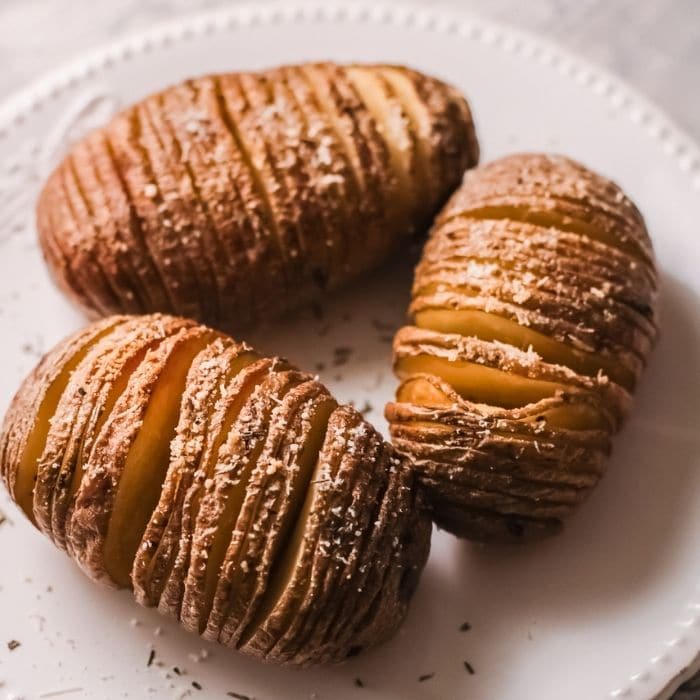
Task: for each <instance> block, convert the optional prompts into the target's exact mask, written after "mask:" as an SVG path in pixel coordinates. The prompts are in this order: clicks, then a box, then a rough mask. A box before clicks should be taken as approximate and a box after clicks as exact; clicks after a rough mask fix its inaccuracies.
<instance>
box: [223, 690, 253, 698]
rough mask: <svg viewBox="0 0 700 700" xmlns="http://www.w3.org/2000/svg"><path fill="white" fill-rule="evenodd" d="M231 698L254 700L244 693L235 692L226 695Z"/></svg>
mask: <svg viewBox="0 0 700 700" xmlns="http://www.w3.org/2000/svg"><path fill="white" fill-rule="evenodd" d="M226 695H228V696H229V697H230V698H235V699H236V700H253V698H251V697H250V695H244V694H243V693H236V692H235V691H233V690H229V691H228V693H226Z"/></svg>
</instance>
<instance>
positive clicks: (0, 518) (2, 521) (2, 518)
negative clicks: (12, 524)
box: [0, 510, 9, 525]
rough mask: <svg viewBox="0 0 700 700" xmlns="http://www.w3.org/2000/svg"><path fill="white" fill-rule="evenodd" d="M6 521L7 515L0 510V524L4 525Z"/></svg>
mask: <svg viewBox="0 0 700 700" xmlns="http://www.w3.org/2000/svg"><path fill="white" fill-rule="evenodd" d="M7 522H9V520H8V519H7V516H6V515H5V514H4V513H3V512H2V511H1V510H0V525H4V524H5V523H7Z"/></svg>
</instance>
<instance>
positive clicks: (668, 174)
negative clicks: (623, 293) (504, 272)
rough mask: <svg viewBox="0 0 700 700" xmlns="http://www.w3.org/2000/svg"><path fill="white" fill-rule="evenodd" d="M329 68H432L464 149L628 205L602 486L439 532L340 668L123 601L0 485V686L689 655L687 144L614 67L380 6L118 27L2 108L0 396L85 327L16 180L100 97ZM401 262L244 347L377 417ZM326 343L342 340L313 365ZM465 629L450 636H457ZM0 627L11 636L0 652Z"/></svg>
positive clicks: (40, 163) (115, 691)
mask: <svg viewBox="0 0 700 700" xmlns="http://www.w3.org/2000/svg"><path fill="white" fill-rule="evenodd" d="M326 58H331V59H337V60H366V61H375V60H386V61H394V62H399V63H407V64H410V65H412V66H414V67H416V68H419V69H421V70H424V71H427V72H429V73H433V74H436V75H438V76H440V77H443V78H445V79H447V80H449V81H451V82H452V83H454V84H456V85H457V86H459V87H460V88H462V89H463V90H464V91H465V93H466V94H467V95H468V97H469V99H470V101H471V103H472V105H473V108H474V112H475V116H476V119H477V125H478V130H479V134H480V137H481V143H482V145H483V156H484V159H485V160H487V159H490V158H493V157H495V156H499V155H501V154H504V153H506V152H509V151H514V150H526V149H537V150H539V149H542V150H548V151H551V150H555V151H561V152H564V153H567V154H570V155H572V156H574V157H576V158H579V159H581V160H583V161H584V162H585V163H587V164H589V165H590V166H593V167H594V168H596V169H599V170H601V171H602V172H603V173H605V174H607V175H610V176H612V177H613V178H615V179H616V180H618V181H619V182H620V183H621V184H622V185H623V187H624V188H625V189H626V190H627V191H628V192H629V194H630V195H631V196H632V197H633V199H635V200H636V201H637V202H638V203H639V204H640V206H641V208H642V210H643V212H644V214H645V216H646V218H647V221H648V224H649V228H650V230H651V232H652V235H653V238H654V242H655V244H656V248H657V251H658V256H659V261H660V266H661V270H662V273H663V283H664V290H663V291H664V303H663V311H664V318H663V338H662V340H661V342H660V344H659V346H658V348H657V350H656V352H655V354H654V356H653V360H652V362H651V365H650V367H649V370H648V373H647V375H646V377H645V379H644V381H643V382H642V385H641V387H640V391H639V395H638V400H637V410H636V412H635V413H634V415H633V417H632V420H631V421H630V423H629V425H628V426H627V427H626V429H625V430H624V432H623V434H622V435H620V436H619V439H618V440H617V443H616V448H615V454H614V457H613V460H612V462H611V464H610V470H609V474H608V476H607V477H606V478H605V479H604V481H603V483H602V484H601V485H600V487H599V488H598V490H597V491H596V492H595V494H594V495H593V496H592V497H591V499H590V500H589V502H588V503H586V505H585V506H584V508H582V509H581V512H580V513H579V514H578V515H577V516H576V517H574V518H573V519H572V521H571V522H570V523H569V526H568V528H567V529H566V531H565V533H564V534H563V535H562V536H560V537H558V538H556V539H553V540H551V541H548V542H544V543H542V544H538V545H535V546H530V547H523V548H521V549H503V548H484V547H478V546H474V545H470V544H468V543H465V542H461V541H457V540H456V539H454V538H452V537H450V536H448V535H446V534H444V533H437V534H436V536H435V537H434V540H433V552H432V555H431V558H430V562H429V565H428V567H427V570H426V572H425V575H424V578H423V581H422V585H421V587H420V589H419V592H418V594H417V596H416V598H415V603H414V605H413V608H412V611H411V614H410V616H409V619H408V620H407V623H406V625H405V626H404V628H403V630H402V631H401V633H400V634H399V635H398V636H397V637H396V638H395V639H394V640H393V641H392V642H391V643H389V644H387V645H386V646H384V647H383V648H381V649H378V650H377V651H374V652H371V653H367V654H365V655H363V656H361V657H359V658H357V659H355V660H353V661H351V662H349V663H347V664H345V665H343V666H341V667H333V668H324V669H318V670H312V671H304V672H295V671H290V670H280V669H276V668H270V667H263V666H260V665H258V664H256V663H253V662H250V661H248V660H246V659H243V658H241V657H239V656H238V655H237V654H235V653H234V652H232V651H228V650H225V649H221V648H217V647H214V646H211V645H207V644H202V643H201V642H200V640H198V639H197V638H195V637H192V636H189V635H187V634H186V633H185V632H181V631H180V630H178V628H177V627H176V625H174V624H171V623H170V622H169V621H166V620H163V619H161V618H160V617H159V616H158V615H157V614H156V613H155V612H153V611H146V610H143V609H141V608H139V607H137V606H136V605H135V604H134V603H133V602H132V601H131V599H130V596H129V595H128V594H127V593H113V592H109V591H104V590H102V589H100V588H98V587H96V586H94V585H92V584H91V583H90V582H89V581H87V580H86V579H84V578H83V576H82V575H81V574H80V573H79V572H78V571H77V569H76V568H75V567H74V566H73V565H72V564H71V562H70V561H69V560H68V559H66V558H65V557H64V556H63V555H62V554H61V553H59V552H58V551H56V550H54V548H53V547H52V546H51V545H50V544H49V543H48V542H47V541H46V540H45V539H44V538H43V537H41V536H40V535H39V534H38V533H36V532H34V531H33V530H32V529H31V527H30V526H29V525H28V524H27V523H26V522H25V520H24V519H23V518H22V517H21V516H20V515H19V513H18V511H17V510H16V509H15V507H14V506H13V505H11V504H10V503H9V502H8V501H7V499H6V498H5V497H4V496H3V497H2V500H0V508H1V509H2V511H3V512H4V513H5V516H6V517H7V518H8V520H7V521H6V522H5V523H4V524H2V525H0V552H1V554H2V556H1V557H0V685H1V686H2V687H1V688H0V697H2V693H3V692H4V693H6V694H7V695H8V696H9V697H18V696H19V697H27V698H48V697H68V698H80V697H82V698H121V697H130V698H149V697H158V698H165V697H186V696H189V695H191V696H192V697H203V698H225V697H227V695H226V693H227V692H229V691H233V692H234V693H241V694H244V695H249V696H254V697H255V698H257V699H258V700H272V699H278V698H289V699H297V698H298V699H302V698H303V699H304V700H308V699H309V698H319V700H325V699H330V698H358V699H363V700H367V699H369V698H384V699H397V700H398V699H399V698H401V699H411V698H440V699H445V700H450V699H452V698H466V697H469V698H472V699H473V700H478V699H485V700H493V699H498V700H522V699H523V698H538V699H539V700H546V699H549V698H551V699H557V700H559V699H560V698H568V699H570V700H579V699H580V700H590V699H591V698H605V697H611V696H612V697H628V698H651V697H654V696H656V695H657V694H659V693H661V694H662V695H665V694H666V693H668V692H669V689H670V688H672V687H673V684H674V682H675V683H677V682H678V680H679V679H680V677H681V675H682V674H683V672H684V671H686V672H687V668H688V667H689V665H691V664H692V663H694V658H695V656H696V653H697V652H698V650H700V589H699V588H698V584H700V557H699V556H698V552H699V549H698V545H699V544H700V441H699V436H698V428H697V425H698V418H699V417H700V304H699V303H698V302H699V296H700V276H699V275H698V270H699V269H700V239H699V237H698V221H700V155H699V151H698V149H697V148H696V147H695V146H694V145H693V144H692V143H691V142H690V141H689V140H688V139H687V138H685V137H684V136H683V135H682V134H680V133H679V132H678V131H677V130H676V129H675V127H674V126H673V125H671V124H669V122H668V121H667V120H666V119H665V118H664V117H663V116H662V115H661V114H660V113H659V112H658V111H657V110H656V109H655V108H653V107H651V106H650V105H648V104H647V103H646V102H645V101H644V100H643V99H641V98H639V97H638V96H637V95H636V94H634V93H633V92H632V91H630V90H629V89H628V88H627V87H625V86H624V85H622V84H620V82H619V81H617V80H616V79H614V78H612V77H610V76H608V75H605V74H603V73H601V71H599V70H598V69H596V68H593V67H590V66H588V65H585V64H583V63H582V62H581V61H580V60H578V59H576V58H573V57H571V56H569V55H567V54H566V53H564V52H563V51H562V50H560V49H558V48H555V47H552V46H551V45H549V44H547V43H546V42H543V41H540V40H538V39H534V38H532V37H529V36H525V35H522V34H520V33H518V32H515V31H512V30H510V29H505V28H503V27H498V26H493V25H491V24H487V23H485V22H482V21H480V20H476V19H473V18H468V17H462V16H454V15H448V14H445V13H440V12H437V11H419V10H416V9H415V8H408V7H405V8H398V7H396V6H394V5H391V6H384V5H381V4H377V3H372V4H371V6H370V5H367V6H365V5H361V4H357V3H352V4H348V5H344V6H336V5H329V4H328V3H321V2H319V3H318V4H316V5H298V4H295V3H288V4H285V5H283V6H273V7H269V6H267V7H262V8H253V7H249V8H239V9H233V10H227V11H224V12H222V13H219V14H213V15H208V16H204V17H202V18H201V20H197V21H191V20H188V21H187V22H186V23H179V24H175V25H171V26H166V27H162V28H158V29H155V30H153V31H149V32H148V33H146V34H143V35H140V36H134V37H129V38H127V39H126V40H124V41H122V42H120V43H118V44H115V45H113V46H110V47H108V48H106V49H104V50H100V51H98V52H96V53H92V54H90V55H89V56H86V57H84V58H82V59H80V60H79V61H77V62H75V63H74V64H72V65H70V66H69V67H67V68H65V69H63V70H60V71H58V72H57V73H55V74H53V75H51V76H49V77H48V78H46V79H45V80H44V81H42V82H40V83H38V84H36V85H34V86H33V87H31V88H30V89H29V90H27V91H26V92H24V93H23V94H21V95H20V96H18V97H17V98H15V99H14V100H12V101H10V102H8V103H6V105H5V106H4V107H1V108H0V403H1V404H2V406H0V408H4V407H5V405H6V404H7V402H8V401H9V399H10V396H11V395H12V392H13V391H14V390H15V389H16V387H17V385H18V383H19V381H20V379H21V377H22V376H23V375H24V374H25V373H26V372H27V371H28V370H29V368H30V367H31V366H32V365H33V364H34V363H35V361H36V358H37V356H38V355H39V354H40V353H41V352H42V351H43V350H46V349H48V347H50V346H51V345H52V344H53V343H54V342H55V341H57V340H58V339H59V338H61V337H62V336H64V335H65V334H66V333H68V332H70V331H72V330H74V329H75V328H77V327H78V326H79V325H80V324H81V322H82V321H81V319H80V317H79V315H78V314H77V313H76V312H75V311H74V310H73V309H71V308H70V306H69V305H68V304H67V302H66V301H65V300H64V299H63V298H62V297H61V295H60V294H59V293H58V292H57V291H56V290H55V289H54V287H53V286H52V285H51V283H50V282H49V280H48V277H47V274H46V271H45V270H44V267H43V265H42V262H41V260H40V255H39V253H38V251H37V247H36V244H35V240H34V230H33V222H32V210H33V203H34V199H35V196H36V190H37V187H38V185H39V183H40V182H41V180H42V179H43V177H44V176H45V175H46V173H47V169H48V168H50V167H51V165H52V164H53V163H54V162H55V161H56V159H57V158H58V157H59V156H60V154H61V153H62V152H63V151H64V150H65V149H66V148H67V145H68V144H69V143H70V142H71V141H72V140H73V139H74V138H76V137H77V136H79V135H80V134H82V133H83V132H84V131H85V130H86V129H88V128H89V127H91V126H92V125H94V124H96V123H99V122H102V121H104V120H105V119H106V118H107V116H108V115H109V114H110V113H111V112H112V111H113V110H114V109H115V108H117V107H118V106H121V105H124V104H126V103H129V102H131V101H133V100H135V99H137V98H139V97H141V96H143V95H145V94H146V93H148V92H150V91H152V90H154V89H156V88H161V87H163V86H164V85H166V84H168V83H171V82H173V81H176V80H179V79H181V78H184V77H186V76H191V75H194V74H198V73H203V72H207V71H222V70H235V69H243V68H258V67H262V66H268V65H272V64H277V63H282V62H287V61H301V60H307V59H326ZM409 258H410V255H407V258H406V260H403V261H402V262H400V263H395V264H394V265H393V266H389V267H387V268H385V269H384V270H382V271H380V272H379V273H378V274H376V275H374V276H373V277H372V278H370V279H369V280H366V281H365V282H363V283H362V284H361V285H358V289H354V290H351V291H350V292H348V293H347V294H345V295H341V296H340V297H339V298H337V299H335V300H332V301H330V302H329V304H328V307H327V309H326V310H325V314H324V317H323V318H322V319H316V318H313V317H308V318H303V319H297V320H293V321H292V320H290V322H289V323H288V325H287V326H285V327H284V328H282V329H281V330H278V331H276V332H275V333H272V332H269V331H268V332H262V333H258V334H257V336H256V337H252V338H250V340H252V341H253V342H256V343H257V344H258V345H260V346H261V347H262V348H263V349H265V350H268V351H271V352H275V353H281V354H286V355H288V356H290V357H291V358H292V359H293V360H294V361H296V362H298V363H299V364H300V365H301V366H303V367H305V368H309V369H313V368H314V367H316V366H317V363H322V365H321V364H318V371H319V373H320V375H321V376H322V378H323V379H324V380H326V381H327V382H328V383H329V385H330V387H331V388H332V389H333V390H335V391H336V392H337V394H338V395H339V396H340V397H341V398H343V399H346V400H350V399H353V400H355V401H356V402H357V403H358V404H360V405H362V406H364V405H365V401H368V402H369V404H371V406H372V407H373V409H372V411H371V414H370V418H371V419H373V420H374V421H375V423H376V424H377V425H380V426H382V427H383V426H384V421H383V418H382V415H381V414H382V407H383V405H384V403H385V402H386V401H387V400H388V399H389V398H390V397H391V395H392V391H393V388H394V380H393V379H392V377H391V374H390V368H389V346H388V344H387V338H388V337H389V336H390V334H391V331H392V330H393V328H395V327H396V326H398V325H399V324H400V323H401V321H402V319H403V313H404V309H405V306H406V303H407V299H408V293H409V286H410V277H411V271H410V265H411V261H410V259H409ZM339 346H348V347H350V348H351V349H352V353H351V355H350V358H349V361H348V362H347V363H346V364H344V365H342V366H334V361H333V358H334V349H335V348H336V347H339ZM464 622H468V623H470V625H471V629H470V630H469V631H460V626H461V625H462V623H464ZM10 640H17V641H19V642H20V646H19V647H17V648H15V649H14V650H12V651H11V650H10V649H9V648H8V647H7V642H9V641H10ZM151 648H153V649H155V660H154V662H153V664H152V665H151V666H148V665H147V662H148V659H149V656H150V650H151ZM465 661H466V662H468V663H469V664H470V665H471V667H472V668H473V670H474V674H473V675H472V674H470V673H469V672H468V671H467V668H466V667H465V664H464V662H465ZM173 667H177V668H178V669H179V670H180V673H181V675H177V673H176V672H175V671H173ZM428 674H433V675H431V676H430V677H429V678H427V679H425V680H423V681H420V680H419V678H420V677H421V676H424V675H428ZM357 679H359V681H358V680H357ZM193 681H195V682H196V683H198V684H200V685H201V687H202V690H198V689H196V688H195V687H194V686H193V685H192V682H193ZM360 682H361V683H362V685H363V687H359V683H360ZM664 689H665V690H664Z"/></svg>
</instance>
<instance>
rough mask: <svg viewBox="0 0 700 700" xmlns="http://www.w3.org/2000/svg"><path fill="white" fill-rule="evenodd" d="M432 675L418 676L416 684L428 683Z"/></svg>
mask: <svg viewBox="0 0 700 700" xmlns="http://www.w3.org/2000/svg"><path fill="white" fill-rule="evenodd" d="M434 675H435V674H434V673H424V674H423V675H422V676H418V682H419V683H425V681H429V680H430V679H431V678H432V677H433V676H434Z"/></svg>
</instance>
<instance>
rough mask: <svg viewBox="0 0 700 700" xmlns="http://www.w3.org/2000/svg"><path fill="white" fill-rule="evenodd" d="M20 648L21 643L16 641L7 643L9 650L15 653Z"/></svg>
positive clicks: (12, 640)
mask: <svg viewBox="0 0 700 700" xmlns="http://www.w3.org/2000/svg"><path fill="white" fill-rule="evenodd" d="M18 646H20V642H18V641H17V640H16V639H11V640H10V641H9V642H8V643H7V648H8V649H9V650H10V651H14V650H15V649H16V648H17V647H18Z"/></svg>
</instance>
